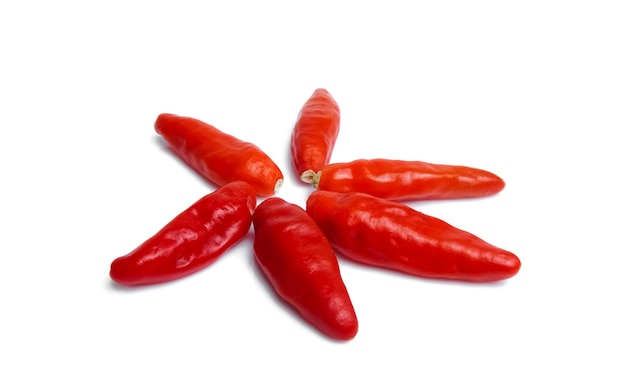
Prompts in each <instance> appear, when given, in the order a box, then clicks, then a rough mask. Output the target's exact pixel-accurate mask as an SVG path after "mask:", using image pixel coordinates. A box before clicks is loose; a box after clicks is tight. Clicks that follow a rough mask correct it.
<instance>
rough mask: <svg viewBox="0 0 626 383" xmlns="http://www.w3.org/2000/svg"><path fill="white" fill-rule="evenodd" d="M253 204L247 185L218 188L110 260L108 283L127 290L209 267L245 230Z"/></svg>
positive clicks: (176, 277)
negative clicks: (152, 233)
mask: <svg viewBox="0 0 626 383" xmlns="http://www.w3.org/2000/svg"><path fill="white" fill-rule="evenodd" d="M255 205H256V194H255V191H254V189H253V188H252V187H251V186H250V185H248V184H247V183H245V182H243V181H235V182H231V183H228V184H226V185H224V186H222V187H220V188H219V189H217V190H216V191H214V192H213V193H210V194H208V195H206V196H204V197H202V198H201V199H199V200H198V201H196V202H195V203H193V204H192V205H191V206H189V208H187V209H186V210H184V211H183V212H181V213H180V214H179V215H177V216H176V217H175V218H174V219H172V220H171V221H170V222H169V223H168V224H166V225H165V226H164V227H163V228H162V229H161V230H159V231H158V232H157V233H156V234H155V235H153V236H152V237H150V238H149V239H147V240H146V241H145V242H143V243H142V244H141V245H139V246H138V247H137V248H136V249H134V250H133V251H131V252H130V253H129V254H127V255H124V256H122V257H119V258H116V259H115V260H114V261H113V262H112V263H111V271H110V276H111V279H113V280H114V281H115V282H117V283H119V284H122V285H128V286H136V285H146V284H154V283H162V282H168V281H172V280H175V279H179V278H182V277H184V276H187V275H189V274H192V273H195V272H197V271H199V270H201V269H203V268H205V267H207V266H209V265H210V264H211V263H213V262H214V261H215V260H216V259H217V258H218V257H219V256H220V255H222V254H223V253H224V252H225V251H226V250H227V249H229V248H230V247H232V246H233V245H235V244H236V243H237V242H239V241H240V240H241V239H242V238H243V237H244V235H245V234H246V233H247V232H248V231H249V229H250V226H251V225H252V212H253V210H254V208H255Z"/></svg>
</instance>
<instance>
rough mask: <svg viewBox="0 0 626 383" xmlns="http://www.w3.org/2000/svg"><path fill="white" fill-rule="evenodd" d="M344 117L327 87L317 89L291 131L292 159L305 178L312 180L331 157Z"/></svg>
mask: <svg viewBox="0 0 626 383" xmlns="http://www.w3.org/2000/svg"><path fill="white" fill-rule="evenodd" d="M340 117H341V113H340V110H339V106H338V105H337V102H336V101H335V100H334V99H333V97H332V96H331V95H330V93H329V92H328V91H327V90H326V89H323V88H319V89H316V90H315V91H314V92H313V94H312V95H311V97H310V98H309V99H308V100H307V101H306V102H305V104H304V105H303V106H302V109H301V110H300V114H299V115H298V118H297V121H296V124H295V126H294V129H293V132H292V135H291V159H292V162H293V166H294V168H295V170H296V172H297V175H298V177H299V178H300V180H302V181H303V182H306V183H310V182H311V179H312V177H313V176H314V175H315V173H317V172H319V171H320V170H322V167H323V166H324V165H326V164H328V162H329V161H330V158H331V155H332V152H333V148H334V146H335V142H336V141H337V136H338V135H339V123H340Z"/></svg>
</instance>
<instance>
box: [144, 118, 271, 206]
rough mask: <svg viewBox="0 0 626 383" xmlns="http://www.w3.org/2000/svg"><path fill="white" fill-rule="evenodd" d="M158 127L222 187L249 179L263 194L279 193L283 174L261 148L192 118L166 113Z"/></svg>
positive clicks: (178, 151) (186, 158) (180, 152)
mask: <svg viewBox="0 0 626 383" xmlns="http://www.w3.org/2000/svg"><path fill="white" fill-rule="evenodd" d="M154 128H155V130H156V132H157V133H159V134H160V135H161V136H163V138H164V139H165V141H167V143H168V144H169V145H170V146H171V148H172V149H173V151H174V152H175V153H176V154H177V155H178V156H179V157H181V158H182V159H183V160H184V161H185V162H186V163H187V164H188V165H189V166H191V168H193V169H195V170H196V171H197V172H198V173H200V174H201V175H202V176H204V177H206V178H207V179H209V180H210V181H212V182H214V183H215V184H217V185H218V186H222V185H224V184H226V183H228V182H232V181H238V180H241V181H245V182H247V183H248V184H250V185H251V186H252V187H253V188H254V189H255V190H256V193H257V194H258V195H260V196H269V195H272V194H275V193H276V192H278V189H279V188H280V187H281V185H282V184H283V174H282V173H281V171H280V169H279V168H278V166H277V165H276V164H275V163H274V161H272V159H271V158H270V157H269V156H268V155H267V154H265V153H264V152H263V151H262V150H261V149H259V147H257V146H256V145H254V144H251V143H249V142H245V141H242V140H240V139H238V138H236V137H233V136H231V135H229V134H226V133H224V132H222V131H220V130H219V129H217V128H215V127H214V126H212V125H209V124H207V123H205V122H202V121H200V120H196V119H194V118H191V117H181V116H177V115H175V114H169V113H163V114H161V115H159V116H158V117H157V120H156V122H155V123H154Z"/></svg>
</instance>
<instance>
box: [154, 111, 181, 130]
mask: <svg viewBox="0 0 626 383" xmlns="http://www.w3.org/2000/svg"><path fill="white" fill-rule="evenodd" d="M177 119H180V116H178V115H176V114H173V113H161V114H159V115H158V116H157V118H156V121H154V130H155V131H156V132H157V133H159V134H163V129H164V127H167V126H171V125H173V124H174V121H175V120H177Z"/></svg>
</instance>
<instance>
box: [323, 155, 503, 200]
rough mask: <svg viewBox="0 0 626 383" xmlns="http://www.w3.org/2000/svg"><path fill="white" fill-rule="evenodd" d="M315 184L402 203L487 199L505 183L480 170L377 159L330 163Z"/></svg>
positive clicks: (330, 189) (325, 188)
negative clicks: (407, 201) (486, 197)
mask: <svg viewBox="0 0 626 383" xmlns="http://www.w3.org/2000/svg"><path fill="white" fill-rule="evenodd" d="M313 185H314V186H315V187H317V189H319V190H328V191H335V192H342V193H346V192H361V193H367V194H371V195H373V196H376V197H381V198H386V199H390V200H397V201H401V200H440V199H458V198H475V197H485V196H489V195H493V194H496V193H499V192H500V191H501V190H502V189H504V186H505V183H504V181H503V180H502V178H500V177H498V176H497V175H495V174H493V173H491V172H488V171H486V170H482V169H478V168H472V167H467V166H458V165H443V164H432V163H428V162H422V161H403V160H393V159H382V158H377V159H359V160H355V161H352V162H344V163H334V164H328V165H326V166H325V167H324V168H323V169H322V171H321V172H320V173H319V175H318V178H316V179H315V180H314V181H313Z"/></svg>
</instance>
